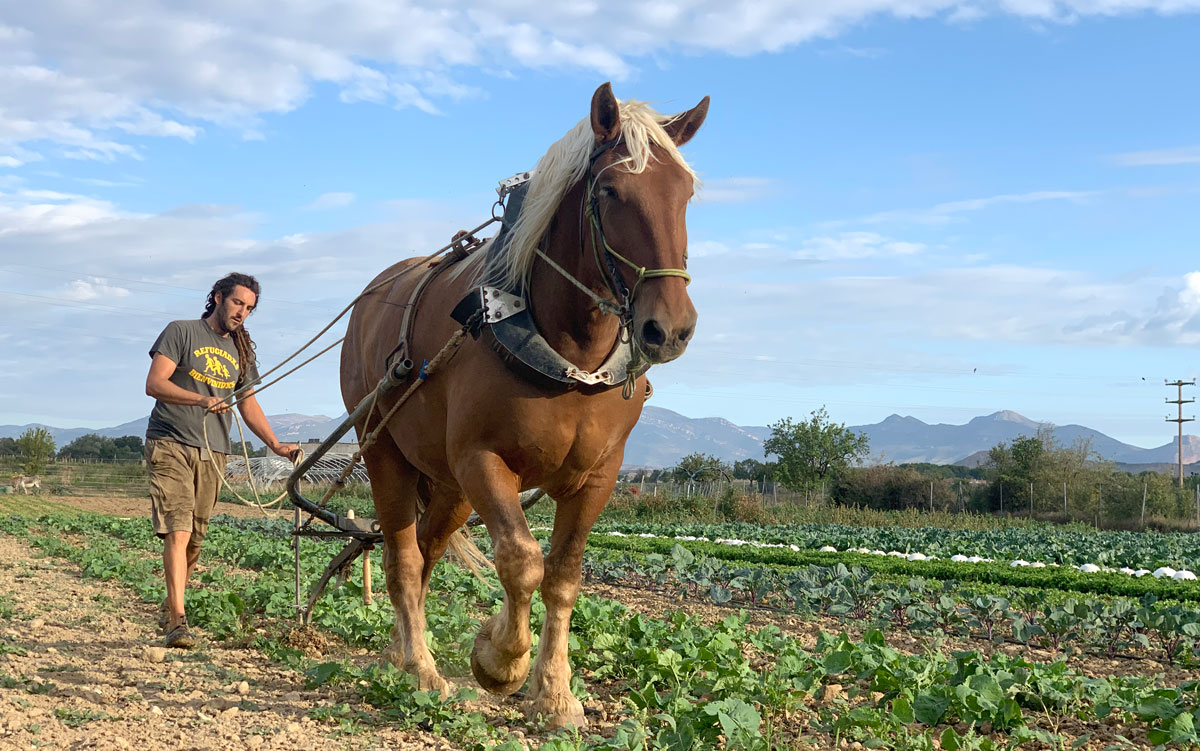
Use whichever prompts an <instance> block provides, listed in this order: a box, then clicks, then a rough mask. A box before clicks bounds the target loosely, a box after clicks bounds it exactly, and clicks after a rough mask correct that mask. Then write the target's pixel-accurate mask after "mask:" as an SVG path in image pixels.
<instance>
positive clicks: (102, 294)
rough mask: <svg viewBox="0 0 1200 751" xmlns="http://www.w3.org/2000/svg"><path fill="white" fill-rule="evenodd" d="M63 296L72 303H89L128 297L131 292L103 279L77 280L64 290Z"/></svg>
mask: <svg viewBox="0 0 1200 751" xmlns="http://www.w3.org/2000/svg"><path fill="white" fill-rule="evenodd" d="M61 295H62V298H63V299H64V300H67V301H70V302H88V301H91V300H111V299H114V298H121V297H128V296H129V295H130V292H129V290H127V289H125V288H124V287H117V286H114V285H112V284H109V283H108V282H105V281H104V280H102V279H91V280H84V279H76V280H74V281H72V282H71V283H70V284H67V285H66V286H65V287H64V288H63V290H62V292H61Z"/></svg>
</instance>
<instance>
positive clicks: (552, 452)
mask: <svg viewBox="0 0 1200 751" xmlns="http://www.w3.org/2000/svg"><path fill="white" fill-rule="evenodd" d="M588 407H591V405H588ZM636 419H637V418H636V415H635V416H632V418H627V417H626V416H625V415H622V414H620V412H619V411H618V412H617V413H616V414H614V412H613V410H603V409H597V408H595V407H591V408H583V407H580V408H574V409H569V410H563V411H561V412H559V414H557V415H556V416H554V417H553V418H552V419H546V417H545V416H543V417H542V419H537V417H536V416H535V415H526V416H523V418H522V419H521V420H519V421H518V425H519V427H518V429H517V431H516V433H515V434H514V441H513V445H512V447H513V449H514V456H513V457H512V459H513V462H512V463H513V464H516V465H520V466H521V467H522V469H524V470H525V472H524V473H523V474H531V475H540V476H542V477H551V476H564V475H566V476H570V475H578V474H582V473H587V472H590V471H592V470H594V469H597V468H598V467H601V466H605V465H606V462H607V461H608V460H610V459H612V458H613V457H614V455H615V456H616V457H617V458H618V460H619V457H620V455H621V451H622V448H623V446H624V443H625V439H626V438H627V437H628V435H629V431H630V429H631V428H632V427H633V423H634V422H636Z"/></svg>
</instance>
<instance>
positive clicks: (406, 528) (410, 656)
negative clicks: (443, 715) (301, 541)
mask: <svg viewBox="0 0 1200 751" xmlns="http://www.w3.org/2000/svg"><path fill="white" fill-rule="evenodd" d="M364 459H365V460H366V464H367V473H368V474H369V475H370V477H371V495H372V496H373V497H374V498H375V513H376V516H377V517H378V519H379V526H380V529H381V530H382V532H383V569H384V573H385V576H386V579H387V590H388V597H389V598H390V599H391V601H392V609H393V610H395V612H396V622H395V625H393V626H392V643H391V645H390V646H388V648H387V649H385V650H384V652H383V657H384V659H386V660H388V661H389V662H391V663H392V664H393V665H395V666H396V667H398V668H400V669H401V670H404V671H406V672H409V673H412V674H413V675H415V676H417V683H418V686H419V688H420V689H421V690H423V691H430V690H437V691H442V692H443V693H444V692H445V691H446V689H447V686H446V681H445V679H443V678H442V676H441V675H439V674H438V670H437V666H436V665H435V664H434V662H433V655H431V654H430V653H429V647H428V646H427V645H426V644H425V609H424V606H425V598H424V596H423V589H424V587H423V586H422V581H421V572H422V568H423V567H424V563H425V559H424V557H423V556H422V555H421V550H420V548H419V547H418V545H417V479H418V477H419V474H418V473H417V470H416V469H414V468H413V467H412V465H410V464H409V463H408V461H407V460H406V459H405V458H404V456H403V455H402V454H401V453H400V450H399V449H398V448H396V445H395V444H394V443H393V442H392V441H391V439H390V438H389V437H387V435H386V434H382V433H381V434H380V436H379V439H378V442H377V443H375V444H374V445H373V446H371V448H370V449H368V451H367V452H366V453H365V455H364Z"/></svg>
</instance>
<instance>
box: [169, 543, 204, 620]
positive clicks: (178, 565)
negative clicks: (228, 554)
mask: <svg viewBox="0 0 1200 751" xmlns="http://www.w3.org/2000/svg"><path fill="white" fill-rule="evenodd" d="M191 538H192V533H191V532H190V531H189V532H168V533H167V538H166V540H165V545H164V547H163V574H164V578H165V579H166V583H167V607H166V609H167V632H168V633H169V632H170V631H172V630H173V629H174V628H175V627H176V626H178V625H179V624H180V623H182V622H183V617H184V602H183V593H184V590H185V589H187V582H188V579H189V578H190V577H191V575H192V570H193V569H194V568H195V567H196V561H197V560H198V559H199V557H200V549H199V548H189V547H188V542H189V541H190V540H191Z"/></svg>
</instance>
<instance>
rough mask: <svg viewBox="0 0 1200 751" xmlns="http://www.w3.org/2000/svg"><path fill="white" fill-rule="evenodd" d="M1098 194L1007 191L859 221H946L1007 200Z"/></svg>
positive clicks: (1076, 198) (1073, 199)
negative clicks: (957, 215)
mask: <svg viewBox="0 0 1200 751" xmlns="http://www.w3.org/2000/svg"><path fill="white" fill-rule="evenodd" d="M1095 195H1097V191H1080V190H1039V191H1033V192H1030V193H1006V194H1002V195H997V196H988V197H986V198H971V199H967V200H963V201H947V202H945V203H939V204H937V205H936V206H933V207H931V208H928V209H898V210H893V211H881V212H878V213H876V214H872V215H871V216H867V217H863V218H862V219H860V220H859V221H862V222H865V223H867V224H880V223H883V222H910V223H913V224H947V223H949V222H951V221H953V219H954V216H955V215H956V214H963V213H966V212H971V211H983V210H984V209H989V208H992V207H994V206H1002V205H1008V204H1024V203H1040V202H1042V201H1071V202H1076V203H1077V202H1080V201H1084V200H1086V199H1088V198H1090V197H1092V196H1095Z"/></svg>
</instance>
